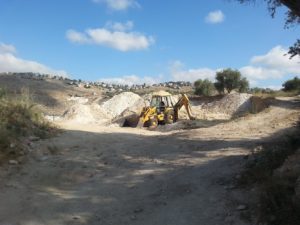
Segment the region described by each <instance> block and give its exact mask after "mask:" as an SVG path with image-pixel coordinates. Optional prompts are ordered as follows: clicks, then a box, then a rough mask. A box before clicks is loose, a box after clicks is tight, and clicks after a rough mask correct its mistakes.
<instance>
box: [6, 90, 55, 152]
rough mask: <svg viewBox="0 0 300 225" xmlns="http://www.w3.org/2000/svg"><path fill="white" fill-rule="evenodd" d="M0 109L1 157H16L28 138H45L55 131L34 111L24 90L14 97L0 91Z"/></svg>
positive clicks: (27, 93) (34, 108) (33, 105)
mask: <svg viewBox="0 0 300 225" xmlns="http://www.w3.org/2000/svg"><path fill="white" fill-rule="evenodd" d="M0 109H1V110H0V156H1V157H10V156H11V157H16V156H17V155H18V154H19V152H20V151H22V149H23V147H24V146H23V145H24V143H23V142H24V139H26V138H28V137H34V138H47V137H50V136H52V135H53V134H54V133H55V131H56V129H55V128H54V126H52V125H51V124H50V123H49V122H47V121H46V120H44V118H43V116H42V114H41V113H40V112H39V111H38V110H37V109H36V107H35V104H33V102H32V100H31V97H30V94H29V91H28V90H26V89H23V90H22V91H21V93H20V94H14V95H8V94H7V93H6V91H5V90H4V89H0Z"/></svg>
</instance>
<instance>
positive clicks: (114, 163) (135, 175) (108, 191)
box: [0, 100, 300, 225]
mask: <svg viewBox="0 0 300 225" xmlns="http://www.w3.org/2000/svg"><path fill="white" fill-rule="evenodd" d="M299 115H300V113H299V108H298V103H295V102H292V101H286V100H278V102H277V103H276V104H275V105H274V106H272V107H271V108H270V109H268V110H267V111H265V112H263V113H260V114H257V115H249V116H247V117H243V118H239V119H237V120H233V121H229V122H225V123H224V122H223V123H220V124H217V125H213V126H211V127H206V128H201V127H200V128H198V129H193V130H180V131H172V132H157V131H156V132H153V131H152V132H151V131H147V130H139V129H130V128H109V127H97V126H93V125H91V126H85V127H82V126H81V127H78V126H77V125H76V124H61V126H62V128H63V129H65V131H64V132H63V133H62V134H60V135H59V136H58V137H56V138H53V139H50V140H45V141H38V142H34V143H33V146H32V152H31V153H30V155H29V156H28V157H26V160H25V161H23V162H22V163H21V164H20V165H7V166H5V167H4V168H3V169H2V170H1V173H0V179H1V184H0V199H1V202H0V224H1V225H36V224H43V225H44V224H45V225H46V224H47V225H50V224H51V225H62V224H64V225H65V224H75V225H76V224H89V225H90V224H91V225H92V224H103V225H110V224H111V225H123V224H124V225H130V224H138V225H150V224H151V225H152V224H156V225H194V224H195V225H196V224H197V225H199V224H205V225H210V224H214V225H219V224H239V225H242V224H251V223H249V222H246V221H245V220H242V219H241V216H240V214H241V211H239V210H237V207H238V206H240V205H244V204H247V199H246V196H247V195H246V193H244V192H243V191H242V190H239V189H237V188H235V186H234V179H235V177H236V176H237V175H238V173H239V171H240V168H241V167H242V165H243V163H244V162H245V159H244V157H243V156H244V155H245V154H249V152H250V151H251V149H253V148H254V147H255V146H257V145H259V144H261V142H264V141H267V140H269V139H272V138H274V137H276V135H278V134H279V133H280V132H282V131H283V130H286V129H289V127H291V126H292V124H294V123H295V121H297V119H298V118H299ZM243 213H247V210H245V211H243Z"/></svg>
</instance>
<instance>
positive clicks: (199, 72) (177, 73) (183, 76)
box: [169, 60, 216, 82]
mask: <svg viewBox="0 0 300 225" xmlns="http://www.w3.org/2000/svg"><path fill="white" fill-rule="evenodd" d="M169 70H170V74H171V77H172V79H173V80H174V81H190V82H194V81H196V80H198V79H202V80H203V79H208V80H211V81H213V80H214V79H215V75H216V70H213V69H209V68H198V69H188V70H185V69H184V64H183V63H182V62H181V61H178V60H177V61H174V62H171V63H170V66H169Z"/></svg>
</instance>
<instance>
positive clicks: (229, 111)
mask: <svg viewBox="0 0 300 225" xmlns="http://www.w3.org/2000/svg"><path fill="white" fill-rule="evenodd" d="M251 97H252V95H251V94H240V93H232V94H228V95H226V96H224V97H223V98H222V99H220V100H218V101H214V102H211V103H203V104H200V105H198V106H195V105H194V106H193V105H192V112H193V114H194V115H195V116H196V117H197V118H198V119H208V120H213V119H230V118H232V117H233V116H235V115H239V114H242V113H245V112H249V111H250V110H251ZM192 104H193V102H192ZM181 115H182V116H185V115H186V113H185V112H183V114H182V113H181Z"/></svg>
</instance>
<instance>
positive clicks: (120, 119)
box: [62, 92, 252, 129]
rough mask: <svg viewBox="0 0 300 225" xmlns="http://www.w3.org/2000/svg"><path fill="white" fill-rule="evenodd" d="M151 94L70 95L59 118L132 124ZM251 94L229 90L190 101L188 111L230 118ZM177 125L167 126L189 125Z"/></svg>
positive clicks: (211, 117) (174, 98)
mask: <svg viewBox="0 0 300 225" xmlns="http://www.w3.org/2000/svg"><path fill="white" fill-rule="evenodd" d="M180 96H181V95H176V96H172V101H173V104H175V103H176V102H177V101H178V100H179V98H180ZM151 97H152V96H151V95H150V94H147V95H145V96H143V97H140V96H139V95H137V94H134V93H132V92H123V93H121V94H118V95H115V96H114V97H112V98H111V99H109V100H107V101H105V102H103V103H101V104H100V105H99V104H98V103H96V102H95V101H94V102H90V101H88V99H85V98H72V99H71V98H70V99H69V101H72V102H74V104H73V106H71V107H70V108H69V109H68V110H67V111H66V112H65V113H64V115H63V117H62V119H63V120H69V121H72V122H75V123H81V124H89V123H97V124H103V125H104V124H105V125H109V124H113V125H117V126H123V125H124V124H125V123H126V121H129V123H130V124H129V126H135V125H136V124H137V122H138V119H139V116H140V112H141V110H142V108H143V107H145V106H149V105H150V100H151ZM251 97H252V95H250V94H239V93H233V94H229V95H226V96H224V97H223V98H222V99H220V100H218V101H214V102H210V103H202V104H199V103H196V102H194V104H193V102H191V108H192V114H193V115H194V116H196V118H197V119H205V120H220V119H221V120H224V119H230V118H232V116H234V115H238V114H239V113H243V112H247V111H250V110H251ZM179 119H188V117H187V113H186V110H185V107H182V109H181V110H180V112H179ZM177 125H178V127H177ZM177 125H174V127H173V126H170V128H179V129H183V128H185V127H186V126H189V124H188V125H187V124H185V123H180V124H177Z"/></svg>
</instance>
